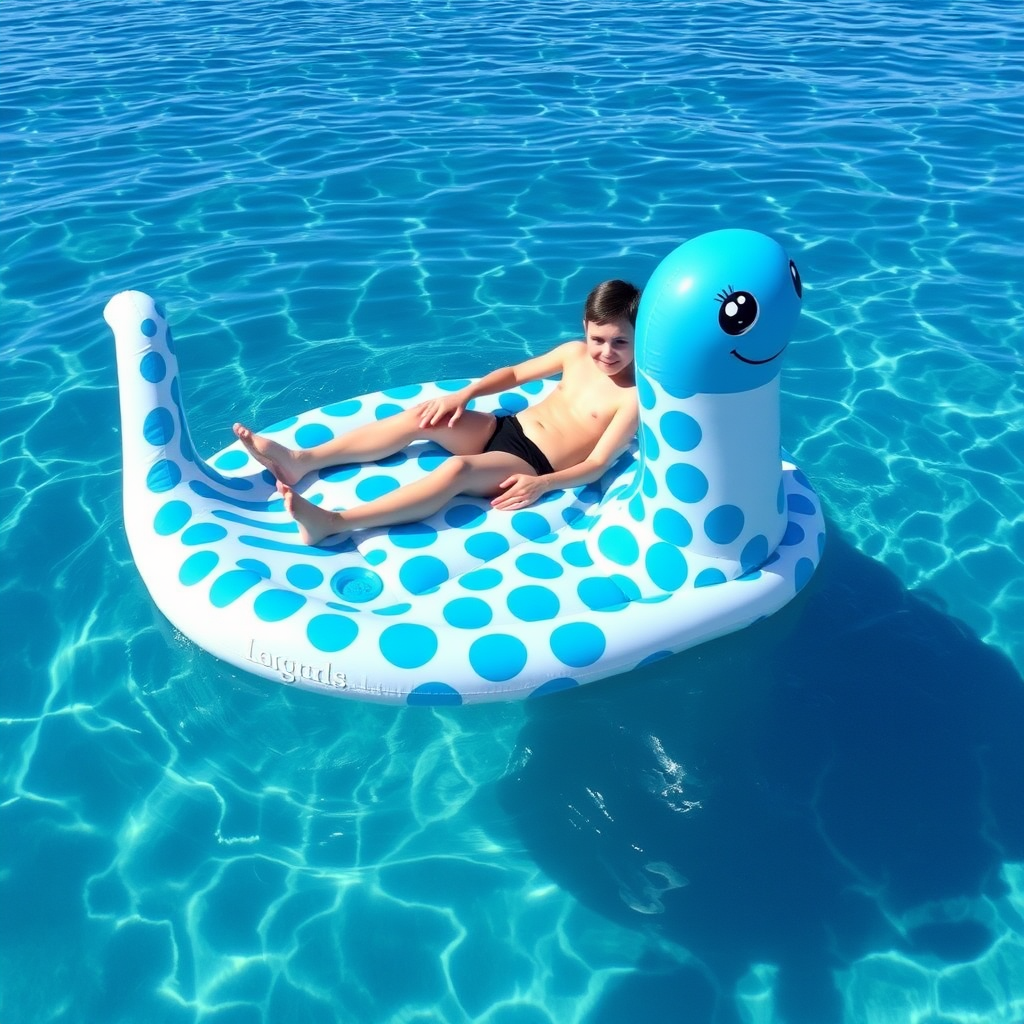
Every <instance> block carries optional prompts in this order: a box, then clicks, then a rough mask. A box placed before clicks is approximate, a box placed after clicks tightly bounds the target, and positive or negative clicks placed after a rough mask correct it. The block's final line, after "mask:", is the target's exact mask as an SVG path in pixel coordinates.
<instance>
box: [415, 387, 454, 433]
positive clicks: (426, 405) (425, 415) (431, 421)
mask: <svg viewBox="0 0 1024 1024" xmlns="http://www.w3.org/2000/svg"><path fill="white" fill-rule="evenodd" d="M416 410H417V412H419V414H420V427H421V428H423V427H436V426H439V425H444V426H449V427H453V426H455V424H456V423H457V422H458V420H459V417H461V416H462V414H463V412H465V410H466V401H465V399H463V398H460V397H459V396H458V394H457V393H456V394H453V395H442V396H441V397H440V398H431V399H430V401H428V402H422V403H421V404H420V405H418V406H416Z"/></svg>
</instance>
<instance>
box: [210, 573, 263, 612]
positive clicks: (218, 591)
mask: <svg viewBox="0 0 1024 1024" xmlns="http://www.w3.org/2000/svg"><path fill="white" fill-rule="evenodd" d="M261 580H262V577H261V576H260V574H259V573H256V572H251V571H250V570H249V569H231V570H229V571H228V572H226V573H224V575H223V576H218V577H217V578H216V579H215V580H214V581H213V585H212V586H211V587H210V604H212V605H213V606H214V607H215V608H226V607H227V606H228V605H229V604H231V603H233V602H234V601H237V600H238V599H239V598H240V597H241V596H242V595H243V594H244V593H246V591H248V590H251V589H252V588H253V587H255V586H256V584H257V583H259V582H261Z"/></svg>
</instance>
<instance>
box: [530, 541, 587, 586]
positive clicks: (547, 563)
mask: <svg viewBox="0 0 1024 1024" xmlns="http://www.w3.org/2000/svg"><path fill="white" fill-rule="evenodd" d="M577 543H581V542H580V541H577ZM516 568H517V569H518V570H519V571H520V572H521V573H522V574H523V575H524V576H531V577H533V579H535V580H556V579H558V577H559V576H561V575H562V573H563V571H564V570H563V569H562V565H561V563H560V562H556V561H555V560H554V559H553V558H549V557H548V556H547V555H539V554H537V553H535V552H530V553H528V554H525V555H520V556H519V557H518V558H517V559H516Z"/></svg>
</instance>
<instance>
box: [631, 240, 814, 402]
mask: <svg viewBox="0 0 1024 1024" xmlns="http://www.w3.org/2000/svg"><path fill="white" fill-rule="evenodd" d="M800 299H801V285H800V274H799V273H798V272H797V269H796V264H794V263H793V261H792V260H791V259H790V258H789V257H788V256H787V255H786V252H785V250H784V249H783V248H782V246H780V245H779V244H778V242H776V241H774V240H773V239H771V238H768V237H767V235H762V234H759V233H758V232H756V231H747V230H744V229H741V228H730V229H726V230H722V231H711V232H709V233H708V234H705V235H699V236H698V237H697V238H693V239H691V240H690V241H689V242H685V243H684V244H683V245H681V246H679V248H678V249H675V250H674V251H673V252H671V253H669V255H668V256H666V257H665V259H664V260H662V261H661V263H660V264H659V265H658V268H657V269H656V270H655V271H654V274H653V275H652V277H651V279H650V281H649V282H648V284H647V286H646V287H645V288H644V293H643V298H642V299H641V300H640V310H639V313H638V314H637V321H636V366H637V369H638V370H639V371H640V372H641V373H643V374H645V375H646V376H647V377H649V378H651V379H652V380H655V381H657V382H658V383H659V384H660V385H661V386H662V387H663V388H664V389H665V390H666V391H667V392H668V393H669V394H670V395H672V396H674V397H676V398H687V397H689V396H691V395H697V394H713V395H714V394H718V395H721V394H738V393H740V392H743V391H751V390H753V389H754V388H758V387H760V386H761V385H763V384H767V383H768V382H769V381H771V380H773V379H774V378H775V377H777V376H778V374H779V371H780V370H781V369H782V354H783V352H784V351H785V349H786V346H787V345H788V344H789V339H790V335H791V334H792V331H793V327H794V325H795V324H796V318H797V316H798V314H799V313H800Z"/></svg>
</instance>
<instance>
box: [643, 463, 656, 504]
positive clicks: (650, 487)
mask: <svg viewBox="0 0 1024 1024" xmlns="http://www.w3.org/2000/svg"><path fill="white" fill-rule="evenodd" d="M640 487H641V489H642V490H643V492H644V496H645V497H647V498H656V497H657V496H658V481H657V480H655V479H654V474H653V473H652V472H651V471H650V470H649V469H645V470H644V472H643V475H642V476H641V477H640Z"/></svg>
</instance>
